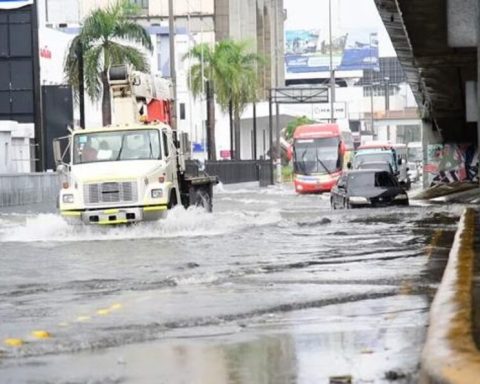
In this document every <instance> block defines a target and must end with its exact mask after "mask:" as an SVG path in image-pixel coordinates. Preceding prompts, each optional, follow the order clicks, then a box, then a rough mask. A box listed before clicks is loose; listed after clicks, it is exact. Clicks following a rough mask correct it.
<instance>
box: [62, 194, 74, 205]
mask: <svg viewBox="0 0 480 384" xmlns="http://www.w3.org/2000/svg"><path fill="white" fill-rule="evenodd" d="M74 200H75V199H74V198H73V195H72V194H71V193H68V194H66V195H63V196H62V201H63V202H64V203H65V204H72V203H73V201H74Z"/></svg>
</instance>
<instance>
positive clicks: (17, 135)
mask: <svg viewBox="0 0 480 384" xmlns="http://www.w3.org/2000/svg"><path fill="white" fill-rule="evenodd" d="M33 138H34V128H33V123H31V124H20V123H17V122H16V121H8V120H3V121H0V174H2V173H28V172H32V171H33V170H34V164H33V161H32V159H33V158H34V155H33Z"/></svg>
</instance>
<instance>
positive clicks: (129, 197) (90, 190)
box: [83, 181, 137, 204]
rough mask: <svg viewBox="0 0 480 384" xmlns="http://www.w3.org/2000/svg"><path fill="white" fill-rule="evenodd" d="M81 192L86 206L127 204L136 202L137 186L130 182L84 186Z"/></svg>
mask: <svg viewBox="0 0 480 384" xmlns="http://www.w3.org/2000/svg"><path fill="white" fill-rule="evenodd" d="M83 191H84V195H85V203H86V204H102V203H119V202H127V203H128V202H134V201H136V200H137V184H136V183H135V182H132V181H128V182H122V183H117V182H108V183H96V184H85V185H84V189H83Z"/></svg>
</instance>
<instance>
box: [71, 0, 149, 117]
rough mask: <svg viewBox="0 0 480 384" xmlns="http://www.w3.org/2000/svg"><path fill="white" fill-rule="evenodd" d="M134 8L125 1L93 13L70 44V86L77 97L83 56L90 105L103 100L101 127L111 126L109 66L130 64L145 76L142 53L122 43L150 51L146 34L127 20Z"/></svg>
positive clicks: (144, 63)
mask: <svg viewBox="0 0 480 384" xmlns="http://www.w3.org/2000/svg"><path fill="white" fill-rule="evenodd" d="M134 12H136V8H135V7H134V6H132V4H130V2H129V1H128V0H119V1H118V2H117V3H116V4H114V5H112V6H110V7H108V8H102V9H95V10H93V11H92V12H91V13H90V14H89V15H88V16H87V17H86V19H85V20H84V21H83V27H82V29H81V31H80V33H79V35H78V36H76V37H75V38H74V39H73V40H72V42H71V43H70V46H69V49H68V53H67V57H66V60H65V65H64V72H65V75H66V77H67V80H68V82H69V84H71V85H72V86H73V88H74V90H75V91H76V92H77V93H78V89H79V84H80V81H79V64H80V59H81V55H82V54H83V62H84V71H83V77H84V82H85V90H86V91H87V94H88V96H89V97H90V98H91V99H92V100H93V101H98V100H100V98H102V120H103V125H109V124H111V122H112V107H111V104H110V88H109V85H108V70H109V68H110V67H111V66H112V65H117V64H129V65H131V66H132V67H133V68H134V69H135V70H138V71H142V72H147V71H148V70H149V65H148V60H147V57H146V55H145V53H144V52H142V50H141V49H138V48H135V47H132V46H131V45H128V44H124V43H139V44H141V45H142V46H143V47H144V48H146V49H148V50H150V51H151V50H152V49H153V47H152V42H151V40H150V36H149V34H148V32H147V31H146V30H145V29H144V28H143V27H142V26H141V25H139V24H137V23H136V22H134V21H132V20H130V19H129V16H132V14H133V13H134Z"/></svg>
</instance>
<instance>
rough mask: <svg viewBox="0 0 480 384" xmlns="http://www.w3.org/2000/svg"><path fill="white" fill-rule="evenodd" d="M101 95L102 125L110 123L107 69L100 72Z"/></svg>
mask: <svg viewBox="0 0 480 384" xmlns="http://www.w3.org/2000/svg"><path fill="white" fill-rule="evenodd" d="M102 85H103V97H102V122H103V126H104V127H105V126H107V125H111V124H112V105H111V102H110V86H109V84H108V75H107V70H105V71H103V73H102Z"/></svg>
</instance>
